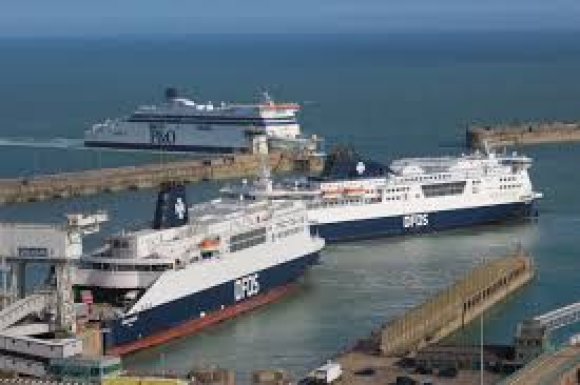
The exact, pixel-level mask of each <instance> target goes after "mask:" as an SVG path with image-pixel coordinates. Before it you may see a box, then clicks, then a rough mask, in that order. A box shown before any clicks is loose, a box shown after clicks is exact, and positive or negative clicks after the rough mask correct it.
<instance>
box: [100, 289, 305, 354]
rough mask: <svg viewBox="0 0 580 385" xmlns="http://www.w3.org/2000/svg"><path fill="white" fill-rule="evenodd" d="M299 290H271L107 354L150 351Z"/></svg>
mask: <svg viewBox="0 0 580 385" xmlns="http://www.w3.org/2000/svg"><path fill="white" fill-rule="evenodd" d="M297 288H298V284H296V283H290V284H288V285H285V286H281V287H277V288H275V289H272V290H270V291H269V292H268V293H266V294H261V295H258V296H255V297H253V298H252V299H249V300H247V301H244V302H241V303H239V304H236V305H233V306H230V307H227V308H225V309H223V310H218V311H215V312H213V313H210V314H208V315H206V316H205V317H203V318H198V319H195V320H191V321H188V322H185V323H183V324H181V325H179V326H176V327H174V328H172V329H169V330H165V331H163V332H160V333H156V334H154V335H152V336H149V337H145V338H143V339H140V340H138V341H135V342H131V343H128V344H124V345H119V346H115V347H114V348H112V349H110V350H108V351H107V354H112V355H118V356H124V355H127V354H130V353H134V352H136V351H138V350H142V349H148V348H151V347H153V346H157V345H161V344H164V343H166V342H169V341H171V340H174V339H177V338H181V337H185V336H188V335H191V334H194V333H197V332H199V331H201V330H203V329H205V328H207V327H208V326H211V325H213V324H216V323H218V322H222V321H225V320H228V319H230V318H234V317H236V316H238V315H240V314H243V313H246V312H248V311H250V310H253V309H255V308H258V307H260V306H263V305H266V304H268V303H271V302H274V301H277V300H278V299H280V298H282V297H284V296H286V295H288V294H290V293H292V292H294V291H295V290H296V289H297Z"/></svg>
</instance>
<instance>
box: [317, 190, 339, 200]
mask: <svg viewBox="0 0 580 385" xmlns="http://www.w3.org/2000/svg"><path fill="white" fill-rule="evenodd" d="M343 192H344V191H343V190H339V189H336V190H324V191H323V192H322V197H323V198H325V199H338V198H340V197H341V196H342V194H343Z"/></svg>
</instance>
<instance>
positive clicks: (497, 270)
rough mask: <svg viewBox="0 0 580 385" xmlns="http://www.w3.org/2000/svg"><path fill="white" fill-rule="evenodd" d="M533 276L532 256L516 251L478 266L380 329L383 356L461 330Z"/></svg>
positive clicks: (405, 352)
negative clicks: (513, 254) (511, 254)
mask: <svg viewBox="0 0 580 385" xmlns="http://www.w3.org/2000/svg"><path fill="white" fill-rule="evenodd" d="M533 277H534V265H533V262H532V259H531V258H530V257H528V256H526V255H523V254H518V255H516V256H512V257H505V258H501V259H498V260H494V261H491V262H488V263H485V264H483V265H481V266H478V267H477V268H475V269H474V270H472V271H471V272H470V273H469V274H468V275H467V276H465V277H464V278H463V279H461V280H459V281H457V282H456V283H454V284H453V285H452V286H450V287H448V288H446V289H445V290H443V291H441V292H440V293H438V294H437V295H435V296H434V297H432V298H430V299H429V300H427V301H426V302H425V303H423V304H421V305H419V306H417V307H415V308H413V309H411V310H410V311H409V312H407V313H406V314H404V315H403V316H401V317H399V318H397V319H395V320H393V321H392V322H390V323H388V324H387V325H386V326H385V327H384V328H383V329H382V330H381V331H380V341H379V350H380V352H381V354H383V355H385V356H399V357H402V356H406V355H408V354H412V353H414V352H416V351H418V350H420V349H421V348H423V347H425V346H427V345H429V344H434V343H436V342H438V341H440V340H442V339H443V338H445V337H447V336H449V335H450V334H452V333H453V332H455V331H456V330H458V329H461V328H462V327H464V326H465V325H467V324H468V323H469V322H471V321H472V320H474V319H475V318H477V317H478V316H480V315H481V313H483V312H484V311H486V310H487V309H489V308H490V307H492V306H493V305H495V304H496V303H498V302H500V301H502V300H503V299H505V298H506V297H507V296H509V295H510V294H511V293H513V292H514V291H515V290H517V289H519V288H520V287H522V286H523V285H525V284H526V283H528V282H529V281H530V280H531V279H532V278H533Z"/></svg>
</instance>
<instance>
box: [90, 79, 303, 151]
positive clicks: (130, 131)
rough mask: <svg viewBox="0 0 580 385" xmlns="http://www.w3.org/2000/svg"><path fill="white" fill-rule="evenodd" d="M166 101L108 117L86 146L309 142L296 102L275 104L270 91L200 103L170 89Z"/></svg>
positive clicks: (244, 147) (206, 147) (228, 146)
mask: <svg viewBox="0 0 580 385" xmlns="http://www.w3.org/2000/svg"><path fill="white" fill-rule="evenodd" d="M165 98H166V100H165V103H162V104H160V105H156V106H141V107H138V108H137V110H136V111H134V112H133V113H132V114H131V115H130V116H128V117H125V118H121V119H115V120H106V121H105V122H102V123H98V124H95V125H93V126H92V127H91V128H90V129H89V130H88V131H86V132H85V141H84V143H85V146H88V147H108V148H119V149H141V150H163V151H196V152H203V153H232V152H246V151H248V150H249V148H250V147H251V145H252V144H251V138H252V137H255V136H256V135H265V136H266V138H267V139H269V140H271V141H272V142H273V143H276V144H281V145H284V144H292V143H294V142H296V143H301V142H304V141H305V139H304V138H300V126H299V124H298V122H297V120H296V114H297V112H298V110H299V109H300V108H299V106H298V104H296V103H275V102H274V101H273V100H272V99H271V98H270V97H269V96H268V94H264V95H263V100H262V101H261V102H260V103H257V104H227V103H220V104H217V105H214V104H213V103H211V102H207V103H197V102H195V101H193V100H191V99H187V98H184V97H181V96H179V95H178V94H177V91H176V90H175V89H172V88H170V89H167V90H166V92H165Z"/></svg>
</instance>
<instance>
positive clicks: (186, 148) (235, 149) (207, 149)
mask: <svg viewBox="0 0 580 385" xmlns="http://www.w3.org/2000/svg"><path fill="white" fill-rule="evenodd" d="M85 147H92V148H111V149H116V150H149V151H172V152H199V153H204V154H213V153H215V154H233V153H241V152H248V150H249V148H248V147H247V146H244V147H240V146H219V145H217V144H216V145H201V144H200V145H196V144H178V143H175V144H165V145H160V144H153V143H145V142H142V143H138V142H136V143H130V142H109V141H96V140H90V141H85Z"/></svg>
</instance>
